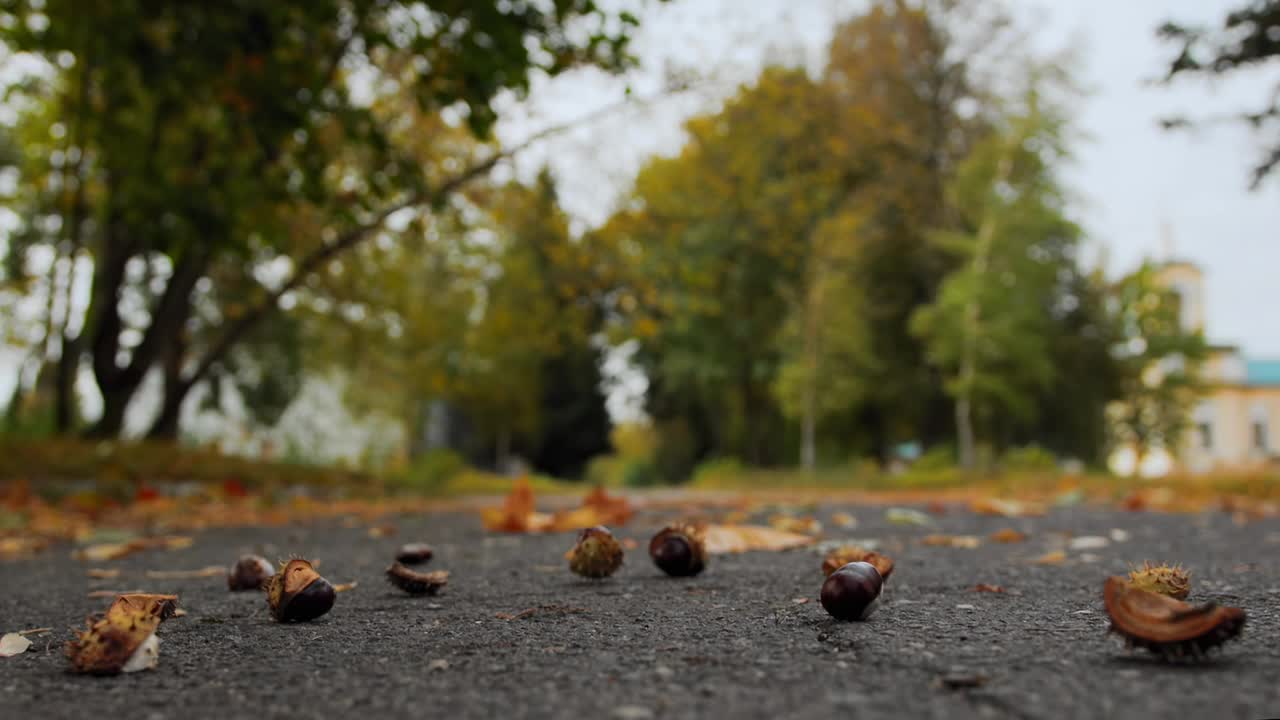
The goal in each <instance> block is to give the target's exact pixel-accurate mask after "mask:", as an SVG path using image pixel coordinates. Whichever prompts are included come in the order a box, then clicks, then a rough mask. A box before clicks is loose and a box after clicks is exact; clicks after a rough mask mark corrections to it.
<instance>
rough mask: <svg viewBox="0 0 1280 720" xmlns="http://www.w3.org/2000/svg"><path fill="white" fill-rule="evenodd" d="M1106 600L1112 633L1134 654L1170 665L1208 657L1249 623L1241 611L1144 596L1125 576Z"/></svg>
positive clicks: (1106, 589) (1110, 586) (1110, 582)
mask: <svg viewBox="0 0 1280 720" xmlns="http://www.w3.org/2000/svg"><path fill="white" fill-rule="evenodd" d="M1102 599H1103V604H1104V606H1105V607H1106V610H1107V616H1108V617H1109V618H1110V619H1111V627H1110V628H1108V632H1111V633H1114V634H1116V635H1119V636H1120V637H1121V638H1123V639H1124V641H1125V645H1127V646H1128V647H1130V648H1143V649H1145V650H1148V651H1150V652H1151V653H1154V654H1156V655H1159V656H1161V657H1163V658H1164V659H1166V660H1177V659H1180V658H1186V657H1190V658H1196V659H1199V658H1203V657H1205V656H1206V655H1207V654H1208V653H1209V651H1210V650H1212V649H1214V648H1216V647H1218V646H1219V645H1222V644H1223V643H1225V642H1227V641H1229V640H1232V639H1234V638H1236V637H1238V636H1239V635H1240V632H1241V631H1242V630H1243V629H1244V624H1245V619H1246V614H1245V611H1244V610H1242V609H1241V608H1237V607H1225V606H1222V605H1218V604H1216V603H1205V604H1203V605H1192V604H1190V603H1186V602H1183V601H1181V600H1177V599H1175V598H1172V597H1169V596H1168V595H1161V594H1160V593H1155V592H1151V591H1148V590H1143V589H1142V588H1140V587H1137V586H1135V585H1133V583H1131V582H1129V581H1128V580H1127V579H1125V578H1122V577H1119V576H1112V577H1109V578H1107V581H1106V583H1105V585H1104V586H1103V593H1102Z"/></svg>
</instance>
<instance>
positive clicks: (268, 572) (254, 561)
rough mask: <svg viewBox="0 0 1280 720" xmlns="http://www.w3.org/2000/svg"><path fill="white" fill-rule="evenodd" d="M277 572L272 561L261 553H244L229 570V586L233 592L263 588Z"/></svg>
mask: <svg viewBox="0 0 1280 720" xmlns="http://www.w3.org/2000/svg"><path fill="white" fill-rule="evenodd" d="M275 573H276V569H275V568H274V567H272V565H271V561H270V560H268V559H266V558H264V557H262V556H261V555H242V556H240V559H239V560H237V561H236V564H235V565H232V566H231V569H230V570H228V571H227V588H228V589H230V590H231V591H232V592H241V591H244V590H261V589H262V587H263V586H264V585H266V584H267V581H268V580H270V579H271V576H272V575H274V574H275Z"/></svg>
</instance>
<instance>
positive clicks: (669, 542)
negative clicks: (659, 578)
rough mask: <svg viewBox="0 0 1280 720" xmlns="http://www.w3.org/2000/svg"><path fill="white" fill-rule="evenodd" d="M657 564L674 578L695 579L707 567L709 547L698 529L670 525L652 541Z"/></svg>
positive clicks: (650, 549)
mask: <svg viewBox="0 0 1280 720" xmlns="http://www.w3.org/2000/svg"><path fill="white" fill-rule="evenodd" d="M649 557H651V558H653V564H654V565H657V566H658V568H659V569H660V570H662V571H663V572H665V573H666V574H668V575H670V576H672V577H692V576H694V575H697V574H698V573H700V572H702V571H703V569H705V568H706V566H707V546H706V543H704V542H703V540H702V529H701V528H699V527H697V526H696V525H687V524H678V525H668V526H666V527H665V528H663V529H661V530H659V531H658V534H656V535H654V536H653V539H652V540H650V541H649Z"/></svg>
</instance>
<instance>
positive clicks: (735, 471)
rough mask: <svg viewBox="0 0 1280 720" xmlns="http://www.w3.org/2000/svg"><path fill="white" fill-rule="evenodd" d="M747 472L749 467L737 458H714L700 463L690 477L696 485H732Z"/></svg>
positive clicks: (703, 486)
mask: <svg viewBox="0 0 1280 720" xmlns="http://www.w3.org/2000/svg"><path fill="white" fill-rule="evenodd" d="M746 473H747V468H746V467H745V466H744V465H743V464H742V461H741V460H738V459H737V458H733V457H721V458H713V459H711V460H706V461H703V462H701V463H699V464H698V467H697V468H695V469H694V471H693V476H692V477H691V478H690V483H691V484H692V485H693V486H694V487H702V488H705V487H723V486H732V485H733V484H734V483H735V482H736V481H737V478H739V477H741V476H743V475H745V474H746Z"/></svg>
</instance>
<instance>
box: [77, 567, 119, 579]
mask: <svg viewBox="0 0 1280 720" xmlns="http://www.w3.org/2000/svg"><path fill="white" fill-rule="evenodd" d="M84 574H85V575H88V576H89V577H91V578H94V579H96V580H111V579H113V578H118V577H120V569H119V568H111V569H108V568H89V569H88V570H85V571H84Z"/></svg>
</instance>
